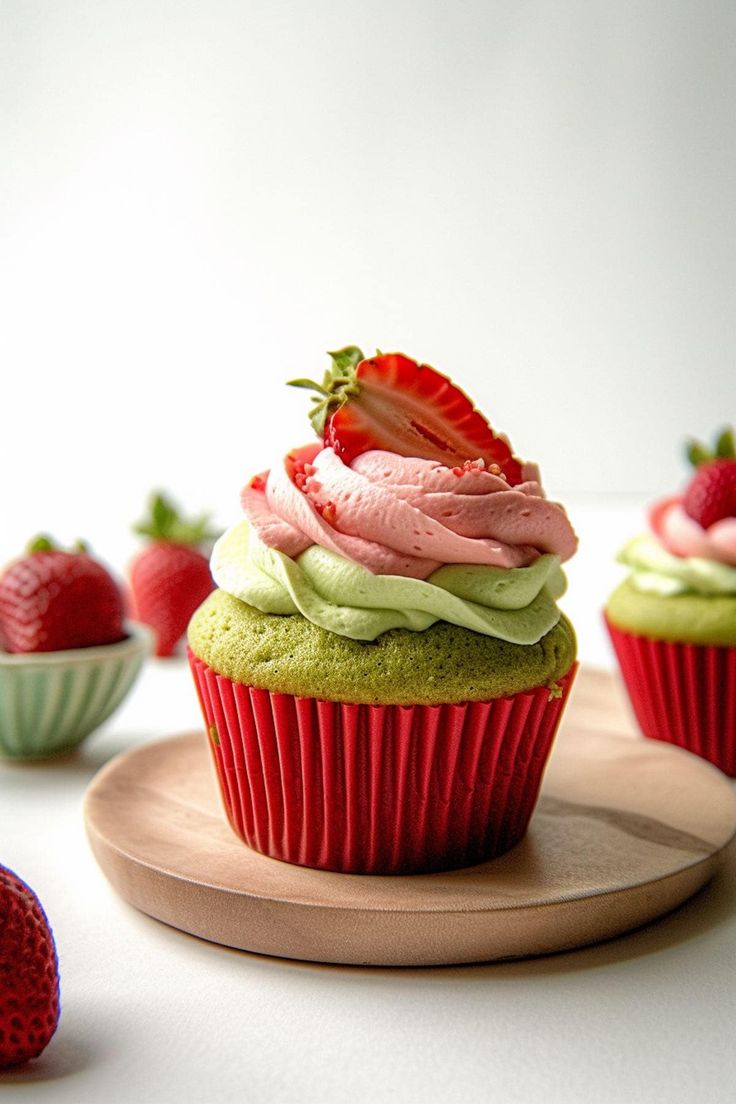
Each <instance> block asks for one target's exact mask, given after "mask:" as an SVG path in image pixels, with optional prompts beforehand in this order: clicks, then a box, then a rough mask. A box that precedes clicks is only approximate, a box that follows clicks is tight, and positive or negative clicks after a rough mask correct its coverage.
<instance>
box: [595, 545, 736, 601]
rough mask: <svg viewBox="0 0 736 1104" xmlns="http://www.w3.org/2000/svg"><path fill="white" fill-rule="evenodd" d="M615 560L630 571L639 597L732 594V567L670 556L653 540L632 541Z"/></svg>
mask: <svg viewBox="0 0 736 1104" xmlns="http://www.w3.org/2000/svg"><path fill="white" fill-rule="evenodd" d="M617 558H618V560H619V562H620V563H623V564H626V566H627V567H629V568H631V575H630V577H629V581H630V583H631V585H632V586H633V587H635V589H636V590H638V591H641V592H642V593H643V594H658V595H659V596H660V597H663V598H667V597H671V596H673V595H676V594H701V595H709V596H710V595H713V596H715V595H730V594H736V567H730V566H729V565H728V564H724V563H718V562H717V561H715V560H705V559H702V558H701V557H699V556H673V555H671V554H670V553H669V552H667V551H666V550H665V549H664V548H662V546H661V545H660V544H659V542H658V541H656V540H655V539H654V537H652V536H650V535H649V534H644V535H642V536H639V537H634V539H633V540H631V541H629V543H628V544H627V545H625V547H624V548H623V549H622V550H621V552H619V554H618V557H617Z"/></svg>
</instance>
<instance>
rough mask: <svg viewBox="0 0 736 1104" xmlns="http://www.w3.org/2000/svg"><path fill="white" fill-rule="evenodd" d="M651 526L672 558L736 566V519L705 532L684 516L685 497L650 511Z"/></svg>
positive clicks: (721, 521) (730, 519)
mask: <svg viewBox="0 0 736 1104" xmlns="http://www.w3.org/2000/svg"><path fill="white" fill-rule="evenodd" d="M649 524H650V525H651V527H652V530H653V531H654V534H655V536H656V537H657V538H658V539H659V541H660V543H661V544H662V545H663V546H664V547H665V548H666V549H667V551H668V552H671V553H672V555H673V556H700V557H701V558H702V559H704V560H717V561H718V562H719V563H725V564H730V565H731V566H736V518H733V517H727V518H722V519H721V520H720V521H716V522H714V523H713V525H711V526H709V528H707V529H704V528H703V526H702V525H700V524H699V522H697V521H696V520H695V518H691V517H690V515H689V514H687V513H686V512H685V508H684V506H683V504H682V496H679V495H675V496H673V497H672V498H665V499H663V500H662V501H661V502H657V503H656V504H655V505H654V506H653V507H652V508H651V510H650V512H649Z"/></svg>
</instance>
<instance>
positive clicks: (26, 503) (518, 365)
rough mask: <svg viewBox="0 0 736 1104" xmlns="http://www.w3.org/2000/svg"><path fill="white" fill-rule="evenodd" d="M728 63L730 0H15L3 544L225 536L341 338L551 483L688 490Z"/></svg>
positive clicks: (703, 365) (704, 383) (718, 207)
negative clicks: (181, 532)
mask: <svg viewBox="0 0 736 1104" xmlns="http://www.w3.org/2000/svg"><path fill="white" fill-rule="evenodd" d="M735 61H736V7H734V5H733V4H732V3H730V2H729V0H724V2H723V3H720V2H717V0H706V2H704V3H702V2H698V3H695V2H692V3H689V2H677V0H668V2H662V3H658V2H655V0H642V2H637V3H626V2H624V3H616V4H612V3H608V2H604V0H556V2H550V3H545V2H543V0H519V2H514V3H505V2H488V0H484V2H481V0H462V2H458V3H453V4H449V3H442V2H440V0H415V2H412V0H390V2H385V0H376V2H372V3H367V2H358V0H309V2H298V0H288V2H278V0H239V2H235V0H213V2H207V3H195V2H192V0H171V2H168V0H145V2H144V0H140V2H138V3H135V2H130V0H128V2H115V0H87V2H84V0H0V312H1V314H2V324H1V326H0V357H1V364H2V368H1V370H2V385H1V390H0V402H1V403H2V429H1V431H0V461H1V462H2V503H1V511H2V512H1V515H0V516H1V519H2V520H1V522H0V559H2V560H6V559H8V558H10V557H11V556H13V555H15V554H16V553H17V552H18V551H19V550H20V548H21V547H22V546H23V545H24V543H25V541H26V540H27V538H28V537H29V536H30V535H32V534H33V533H35V532H37V531H38V530H40V529H46V530H50V531H52V532H53V533H54V534H55V535H56V536H57V537H58V538H59V539H60V540H62V541H71V540H72V539H74V538H75V537H76V536H78V535H83V536H86V537H87V538H88V539H89V540H90V541H91V542H92V544H93V546H94V547H95V549H96V550H97V552H98V553H99V554H100V555H101V556H103V557H104V558H107V559H108V561H110V562H111V563H113V564H114V565H115V566H117V567H118V568H119V569H121V570H122V567H123V565H124V563H125V561H126V559H127V557H128V556H129V554H130V552H131V551H132V549H133V548H134V547H135V543H134V541H133V538H132V537H131V536H130V534H129V525H130V523H131V522H132V521H134V520H136V518H137V517H138V516H139V514H140V513H141V511H142V507H143V505H144V501H145V499H146V495H147V493H148V490H149V489H150V488H151V487H152V486H163V487H166V488H168V489H169V490H170V491H171V492H173V493H174V495H175V496H177V497H178V498H179V499H180V501H182V502H183V503H184V504H185V505H186V506H187V507H189V508H190V509H191V510H199V509H203V508H206V509H210V510H212V511H213V513H214V514H215V517H216V519H217V521H218V522H219V523H220V524H221V525H225V524H227V523H229V522H230V521H233V520H235V519H236V518H237V516H238V511H239V507H238V492H239V489H240V487H241V485H242V484H243V483H244V481H245V480H246V478H247V477H248V476H249V475H250V474H251V473H252V472H253V471H255V470H259V469H261V468H263V467H265V466H267V465H268V464H269V463H270V462H271V461H272V460H273V459H275V458H276V457H277V456H278V455H279V454H280V453H282V452H283V451H285V450H286V449H287V448H288V447H290V446H291V445H293V444H296V443H299V442H301V441H302V440H305V439H308V438H309V436H310V432H311V431H310V429H309V426H308V423H307V421H306V419H305V410H306V408H307V407H308V405H309V403H308V398H307V396H306V394H305V393H304V392H298V391H292V390H290V389H288V388H286V387H284V385H283V384H284V381H285V380H286V379H289V378H291V377H293V376H294V375H295V374H298V375H305V374H317V375H319V374H320V373H321V371H322V370H323V368H324V366H325V365H326V357H325V356H324V351H325V350H326V349H329V348H335V347H337V346H339V345H341V344H345V343H348V342H355V343H358V344H361V345H362V346H363V347H364V348H365V349H367V350H370V351H372V350H373V349H374V348H375V347H376V346H379V347H380V348H382V349H400V350H403V351H405V352H407V353H409V354H410V355H413V356H415V357H417V358H418V359H422V360H425V361H427V362H429V363H431V364H434V365H435V366H436V367H438V368H440V369H441V370H444V371H445V372H447V373H448V374H450V375H452V376H453V377H454V378H455V379H456V380H457V381H459V382H460V383H461V384H462V385H463V386H464V388H465V389H466V390H467V391H468V392H469V393H470V394H471V395H472V396H473V397H474V399H475V400H476V401H477V403H478V404H479V405H480V406H481V408H482V409H483V410H484V411H485V412H486V414H487V415H488V416H489V418H490V419H491V421H492V424H493V425H494V426H496V427H497V428H499V429H501V430H503V431H505V432H506V433H508V434H509V436H510V437H511V439H512V442H513V443H514V445H515V447H516V449H517V451H518V452H519V453H520V454H521V455H523V456H526V457H529V458H533V459H537V460H538V461H539V462H540V463H541V465H542V471H543V475H544V477H545V482H546V485H547V489H548V492H549V493H550V494H551V495H552V496H553V497H557V498H560V497H561V498H566V497H567V496H570V495H572V494H578V495H579V494H580V493H586V494H588V493H589V494H592V495H595V496H601V495H604V496H605V495H611V494H615V493H617V492H644V493H645V494H653V493H663V492H670V491H673V490H675V489H676V488H677V487H678V486H680V485H681V484H682V482H683V480H684V479H685V477H686V467H685V465H684V464H683V462H682V460H681V454H680V446H681V441H682V439H683V438H684V437H685V436H686V435H687V434H689V433H693V434H697V435H700V436H708V435H710V434H711V432H712V431H713V430H714V429H715V428H716V427H718V426H720V425H722V424H723V423H724V422H726V421H728V420H734V419H735V418H736V370H735V369H734V345H735V342H734V337H735V330H736V322H735V319H736V310H735V309H734V308H735V307H736V302H735V301H734V300H735V296H734V288H735V284H736V281H735V276H736V263H735V262H734V233H733V231H734V200H735V199H736V188H735V187H734V183H735V177H736V155H735V154H734V141H733V138H734V131H733V127H734V121H733V111H734V103H736V65H735V64H734V62H735ZM600 501H604V500H603V499H600ZM624 535H625V534H624ZM622 536H623V535H622Z"/></svg>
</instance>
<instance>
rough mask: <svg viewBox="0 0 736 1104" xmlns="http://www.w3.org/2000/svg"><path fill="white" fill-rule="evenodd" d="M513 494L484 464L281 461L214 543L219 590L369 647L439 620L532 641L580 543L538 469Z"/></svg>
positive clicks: (374, 454) (314, 454)
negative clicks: (242, 518)
mask: <svg viewBox="0 0 736 1104" xmlns="http://www.w3.org/2000/svg"><path fill="white" fill-rule="evenodd" d="M523 476H524V478H523V481H522V482H521V483H518V484H517V485H515V486H513V487H512V486H510V485H509V483H508V482H507V481H506V479H504V478H503V476H502V475H500V474H498V473H497V472H494V471H492V470H487V469H486V467H485V465H483V464H482V463H481V462H473V463H466V464H464V465H463V466H462V467H455V468H450V467H446V466H445V465H443V464H441V463H438V462H437V461H433V460H423V459H417V458H413V457H403V456H398V455H396V454H395V453H391V452H386V451H382V450H370V451H368V452H365V453H362V454H361V455H359V456H357V457H355V458H354V459H353V460H352V462H351V463H350V464H346V463H344V462H343V461H342V460H341V459H340V458H339V457H338V456H337V455H336V453H335V452H334V451H333V449H332V448H330V447H327V448H323V447H321V446H320V445H314V446H307V447H305V448H303V449H298V450H295V451H294V452H292V453H290V454H289V455H288V456H287V457H286V459H285V460H284V462H283V463H282V464H281V465H279V466H277V467H274V468H273V469H272V470H271V471H270V472H266V473H264V474H263V475H260V476H257V477H256V478H255V479H253V480H251V482H250V483H249V484H248V486H247V487H246V488H245V489H244V491H243V495H242V504H243V508H244V511H245V514H246V518H247V521H246V522H241V523H240V524H239V525H236V526H235V527H233V528H232V529H231V530H229V531H228V532H227V533H226V534H224V536H223V537H222V538H220V540H219V541H218V543H217V545H216V546H215V549H214V551H213V556H212V573H213V576H214V579H215V581H216V582H217V584H218V586H219V587H220V588H221V589H223V590H225V591H227V592H228V593H230V594H232V595H233V596H234V597H236V598H239V599H241V600H242V601H245V602H247V603H248V604H250V605H252V606H255V607H256V608H257V609H260V610H262V611H263V612H265V613H274V614H293V613H301V614H302V615H303V616H304V617H307V618H308V619H309V620H310V621H312V622H314V623H315V624H318V625H320V626H321V627H323V628H325V629H328V630H329V631H331V632H335V633H339V634H341V635H343V636H348V637H351V638H353V639H356V640H374V639H375V638H376V637H377V636H379V635H380V634H381V633H384V632H386V631H388V630H389V629H395V628H403V629H410V630H413V631H422V630H424V629H426V628H428V627H429V626H430V625H431V624H433V623H434V622H435V621H438V620H443V621H448V622H450V623H452V624H456V625H461V626H463V627H465V628H468V629H472V630H473V631H475V632H479V633H484V634H486V635H489V636H494V637H497V638H499V639H502V640H507V641H510V642H512V643H516V644H534V643H536V642H537V641H538V640H540V639H541V638H542V636H544V635H545V634H546V633H547V632H549V631H550V629H552V628H553V627H554V625H555V624H556V623H557V621H558V620H559V617H560V613H559V610H558V608H557V605H556V600H557V599H558V598H559V597H560V596H561V595H562V593H563V592H564V590H565V578H564V575H563V573H562V571H561V568H560V565H561V563H562V562H563V561H564V560H567V559H568V558H569V557H570V556H572V554H573V553H574V551H575V549H576V547H577V539H576V537H575V534H574V532H573V529H572V526H571V525H570V522H569V520H568V518H567V515H566V513H565V511H564V509H563V507H562V506H560V505H559V504H557V503H554V502H550V501H548V500H547V499H546V498H545V497H544V492H543V491H542V488H541V485H540V482H539V475H538V471H537V469H536V467H535V466H534V465H526V466H525V467H524V472H523Z"/></svg>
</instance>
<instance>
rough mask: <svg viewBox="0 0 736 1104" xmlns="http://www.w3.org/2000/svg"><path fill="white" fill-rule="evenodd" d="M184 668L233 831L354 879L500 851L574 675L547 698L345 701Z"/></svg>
mask: <svg viewBox="0 0 736 1104" xmlns="http://www.w3.org/2000/svg"><path fill="white" fill-rule="evenodd" d="M190 663H191V667H192V672H193V674H194V680H195V683H196V685H197V689H198V693H199V698H200V703H201V706H202V712H203V714H204V718H205V723H206V726H207V731H208V735H209V745H210V749H211V751H212V755H213V759H214V764H215V769H216V772H217V778H218V781H219V785H220V791H221V794H222V799H223V804H224V806H225V810H226V813H227V816H228V819H229V821H230V824H231V825H232V827H233V829H234V830H235V832H236V833H237V834H238V835H239V836H240V837H241V839H242V840H244V842H245V843H247V844H248V845H249V846H250V847H253V848H255V850H257V851H260V852H262V853H263V854H266V855H270V856H271V857H272V858H276V859H282V860H284V861H286V862H291V863H297V864H299V865H301V866H310V867H316V868H318V869H323V870H338V871H343V872H345V873H365V874H371V873H372V874H379V873H380V874H399V873H401V874H408V873H413V872H419V871H431V870H449V869H453V868H455V867H461V866H470V865H472V864H474V863H478V862H482V861H484V860H486V859H490V858H493V857H494V856H496V855H500V854H502V853H503V852H504V851H507V850H508V849H509V848H510V847H513V846H514V844H515V843H517V842H518V841H519V840H520V839H521V837H522V836H523V835H524V833H525V831H526V828H527V825H528V823H529V819H530V817H531V814H532V811H533V809H534V805H535V802H536V799H537V794H538V792H539V786H540V783H541V780H542V774H543V771H544V766H545V763H546V761H547V757H548V754H549V751H550V748H551V745H552V741H553V739H554V735H555V732H556V730H557V726H558V724H559V721H560V717H561V714H562V710H563V707H564V703H565V700H566V698H567V695H568V692H569V690H570V686H571V684H572V681H573V677H574V669H573V670H571V671H570V672H568V674H567V675H565V677H564V678H563V679H561V680H560V687H561V691H562V693H561V694H560V695H559V696H557V697H551V696H550V692H549V690H548V689H547V688H546V687H539V688H537V689H535V690H531V691H529V692H527V693H522V694H516V695H514V696H513V697H508V698H499V699H497V700H494V701H486V702H465V703H463V704H461V705H438V706H427V705H413V706H401V705H351V704H346V703H344V702H331V701H319V700H317V699H315V698H298V697H293V696H292V695H289V694H273V693H270V692H269V691H268V690H260V689H255V688H254V687H251V686H245V685H242V684H240V683H234V682H231V681H230V680H229V679H227V678H225V677H223V676H222V675H218V674H216V673H215V672H214V671H213V670H212V669H211V668H210V667H208V666H207V664H205V663H204V662H202V660H200V659H198V658H197V657H196V656H194V655H193V654H192V653H191V652H190Z"/></svg>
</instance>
